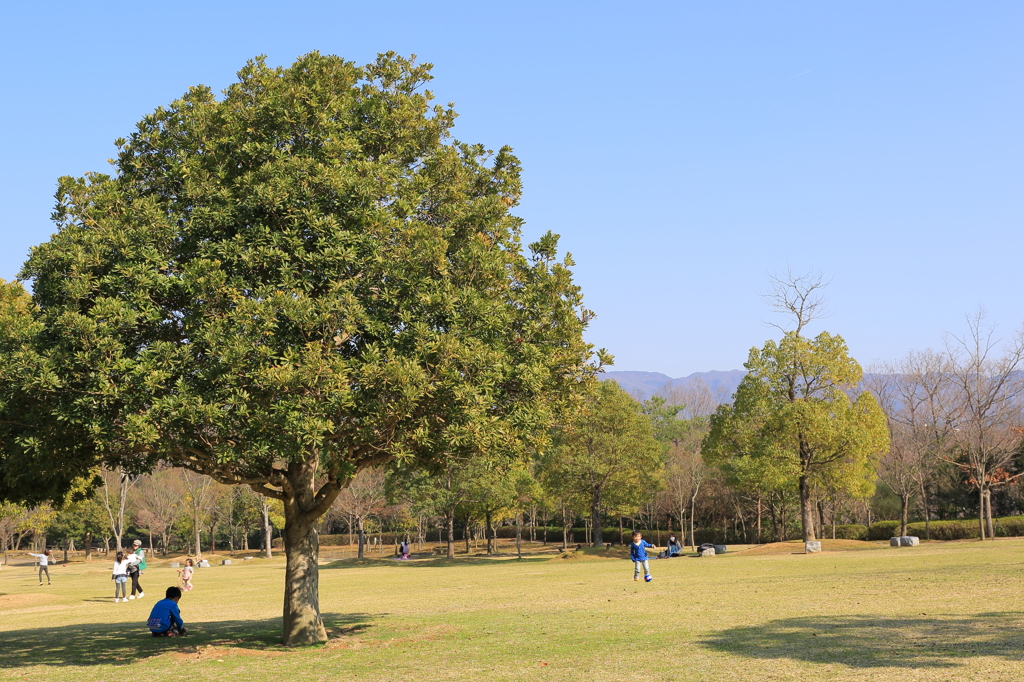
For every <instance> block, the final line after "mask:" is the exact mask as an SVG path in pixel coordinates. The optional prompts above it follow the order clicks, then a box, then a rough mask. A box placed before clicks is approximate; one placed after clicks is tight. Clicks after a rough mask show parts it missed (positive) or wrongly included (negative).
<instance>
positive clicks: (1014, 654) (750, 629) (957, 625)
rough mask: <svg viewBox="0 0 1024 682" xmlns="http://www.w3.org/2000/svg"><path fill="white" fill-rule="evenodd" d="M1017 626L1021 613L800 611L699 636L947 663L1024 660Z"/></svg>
mask: <svg viewBox="0 0 1024 682" xmlns="http://www.w3.org/2000/svg"><path fill="white" fill-rule="evenodd" d="M1022 628H1024V614H1021V613H980V614H976V615H973V616H949V617H947V616H941V615H939V616H932V617H924V614H922V616H920V617H907V618H878V617H872V616H838V617H828V616H806V617H800V618H785V619H781V620H774V621H771V622H769V623H766V624H764V625H756V626H754V625H751V626H743V627H735V628H730V629H728V630H723V631H721V632H718V633H715V634H713V635H711V636H709V637H707V638H705V639H704V640H703V641H702V642H701V644H702V645H704V646H707V647H709V648H711V649H714V650H717V651H722V652H728V653H731V654H735V655H738V656H742V657H747V658H759V659H782V658H788V659H793V660H800V661H807V662H810V663H839V664H844V665H848V666H850V667H853V668H875V667H887V668H929V667H930V668H949V667H955V666H957V665H960V664H961V663H962V662H963V661H965V660H966V659H969V658H972V657H976V656H997V657H1002V658H1005V659H1007V660H1013V661H1021V660H1024V637H1021V630H1022Z"/></svg>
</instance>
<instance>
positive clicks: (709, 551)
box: [700, 547, 715, 556]
mask: <svg viewBox="0 0 1024 682" xmlns="http://www.w3.org/2000/svg"><path fill="white" fill-rule="evenodd" d="M700 555H701V556H715V548H714V547H708V548H707V549H702V550H700Z"/></svg>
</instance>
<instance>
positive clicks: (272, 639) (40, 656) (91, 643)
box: [0, 613, 372, 669]
mask: <svg viewBox="0 0 1024 682" xmlns="http://www.w3.org/2000/svg"><path fill="white" fill-rule="evenodd" d="M322 617H323V619H324V626H325V627H326V628H327V633H328V636H329V637H330V638H331V639H332V640H335V639H343V638H346V637H352V636H354V635H358V634H359V633H360V632H363V631H365V630H366V629H368V628H370V627H372V623H370V616H369V615H368V614H361V613H357V614H337V613H325V614H323V616H322ZM185 625H186V627H187V628H188V632H189V636H188V637H174V638H163V637H160V638H157V637H153V636H151V635H150V633H149V631H148V630H147V629H146V626H145V623H144V622H143V623H89V624H82V625H64V626H60V627H45V628H32V629H24V630H7V631H4V632H3V633H0V637H2V639H3V646H0V669H7V668H20V667H23V666H29V665H51V666H67V665H74V666H85V665H128V664H130V663H132V661H137V660H139V659H142V658H148V657H150V656H159V655H160V654H164V653H167V652H169V651H178V652H186V653H196V652H197V651H198V650H199V649H198V647H201V646H215V647H226V648H230V649H260V650H262V649H277V650H280V651H289V649H287V648H286V647H284V646H282V644H281V619H280V618H267V619H264V620H225V621H215V622H203V623H192V622H186V623H185Z"/></svg>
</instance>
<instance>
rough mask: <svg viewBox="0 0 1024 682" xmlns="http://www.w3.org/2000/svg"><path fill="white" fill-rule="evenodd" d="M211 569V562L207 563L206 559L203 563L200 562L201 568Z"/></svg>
mask: <svg viewBox="0 0 1024 682" xmlns="http://www.w3.org/2000/svg"><path fill="white" fill-rule="evenodd" d="M209 567H210V562H209V561H207V560H206V559H203V560H202V561H200V562H199V568H209Z"/></svg>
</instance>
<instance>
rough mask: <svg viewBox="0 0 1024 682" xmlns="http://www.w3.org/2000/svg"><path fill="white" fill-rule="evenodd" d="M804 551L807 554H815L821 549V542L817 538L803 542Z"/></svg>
mask: <svg viewBox="0 0 1024 682" xmlns="http://www.w3.org/2000/svg"><path fill="white" fill-rule="evenodd" d="M804 551H805V552H807V553H808V554H817V553H818V552H820V551H821V543H820V542H818V541H817V540H812V541H810V542H805V543H804Z"/></svg>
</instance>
